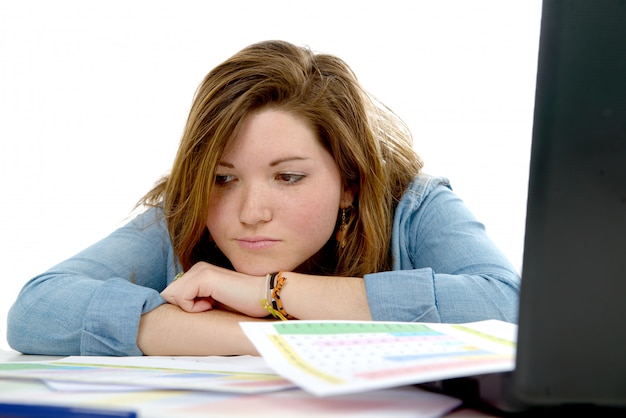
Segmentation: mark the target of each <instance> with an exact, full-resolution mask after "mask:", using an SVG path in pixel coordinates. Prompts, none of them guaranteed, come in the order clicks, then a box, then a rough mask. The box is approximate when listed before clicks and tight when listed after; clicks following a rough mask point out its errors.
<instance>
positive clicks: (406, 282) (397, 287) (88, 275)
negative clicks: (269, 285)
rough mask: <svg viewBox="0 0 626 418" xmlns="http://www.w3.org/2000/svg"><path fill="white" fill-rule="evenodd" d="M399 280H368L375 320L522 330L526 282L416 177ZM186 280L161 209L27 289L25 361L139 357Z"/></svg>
mask: <svg viewBox="0 0 626 418" xmlns="http://www.w3.org/2000/svg"><path fill="white" fill-rule="evenodd" d="M392 253H393V257H394V260H393V271H389V272H381V273H375V274H369V275H366V276H365V278H364V280H365V285H366V291H367V298H368V302H369V305H370V309H371V312H372V317H373V319H374V320H386V321H421V322H467V321H475V320H481V319H487V318H496V319H502V320H505V321H511V322H515V321H516V320H517V305H518V291H519V284H520V279H519V275H518V274H517V272H516V271H515V269H514V268H513V267H512V266H511V265H510V263H509V262H508V260H507V259H506V257H505V256H504V255H503V254H502V253H501V252H500V251H499V250H498V249H497V248H496V246H495V245H494V244H493V242H492V241H491V240H490V239H489V238H488V236H487V234H486V233H485V229H484V227H483V225H482V224H480V223H479V222H477V221H476V219H475V218H474V217H473V215H472V214H471V213H470V211H469V210H468V209H467V207H466V206H465V205H464V203H463V202H462V200H461V199H459V198H458V197H457V196H456V195H455V194H454V193H453V192H452V190H451V189H450V187H449V184H448V182H447V180H445V179H443V178H436V177H431V176H428V175H426V174H421V175H420V176H418V177H417V178H416V179H415V180H414V181H413V183H412V184H411V186H410V188H409V189H408V190H407V192H406V193H405V195H404V196H403V198H402V200H401V201H400V202H399V205H398V207H397V210H396V212H395V217H394V225H393V233H392ZM180 270H181V268H180V265H179V264H178V262H177V260H176V257H175V256H174V252H173V249H172V245H171V242H170V238H169V234H168V232H167V228H166V225H165V221H164V219H163V216H162V212H161V210H160V209H158V208H151V209H149V210H147V211H146V212H144V213H143V214H141V215H139V216H137V217H136V218H135V219H133V220H132V221H130V222H129V223H128V224H127V225H125V226H123V227H122V228H120V229H118V230H116V231H114V232H113V233H112V234H111V235H109V236H108V237H106V238H105V239H103V240H101V241H100V242H98V243H96V244H94V245H92V246H91V247H89V248H87V249H85V250H83V251H82V252H80V253H79V254H77V255H76V256H74V257H72V258H70V259H68V260H66V261H64V262H62V263H60V264H58V265H57V266H55V267H52V268H51V269H50V270H48V271H47V272H45V273H43V274H41V275H39V276H37V277H35V278H33V279H31V280H30V281H29V282H28V283H26V285H25V286H24V288H23V289H22V291H21V293H20V295H19V297H18V299H17V300H16V302H15V303H14V305H13V306H12V307H11V309H10V311H9V316H8V328H7V337H8V342H9V344H10V345H11V347H12V348H14V349H15V350H18V351H21V352H23V353H31V354H49V355H113V356H124V355H141V354H142V353H141V351H140V350H139V348H138V347H137V342H136V340H137V330H138V326H139V319H140V317H141V315H142V314H144V313H147V312H149V311H151V310H152V309H154V308H156V307H157V306H159V305H161V304H163V303H165V300H164V299H163V298H162V297H161V296H160V292H161V291H162V290H163V289H164V288H165V287H166V286H167V284H168V283H170V282H171V281H172V280H173V279H174V277H175V276H176V274H177V273H178V272H179V271H180Z"/></svg>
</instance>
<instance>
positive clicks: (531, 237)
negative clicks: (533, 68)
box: [442, 0, 626, 417]
mask: <svg viewBox="0 0 626 418" xmlns="http://www.w3.org/2000/svg"><path fill="white" fill-rule="evenodd" d="M521 274H522V288H521V295H520V310H519V332H518V346H517V357H516V367H515V370H514V371H513V372H511V373H507V374H494V375H483V376H476V377H473V378H467V379H455V380H451V381H445V382H442V383H443V386H444V387H443V390H444V391H445V392H447V393H452V394H454V395H456V396H460V397H464V398H466V399H467V398H468V396H469V395H472V396H475V397H476V400H478V401H480V402H481V403H482V404H483V405H491V406H495V407H496V408H497V409H498V410H499V411H500V412H502V411H505V412H517V411H526V412H525V413H526V414H527V415H531V416H542V414H544V415H551V413H552V412H554V413H555V415H556V414H558V415H559V416H586V414H585V411H586V412H588V413H589V414H588V416H591V417H596V416H598V417H602V416H626V0H544V3H543V8H542V20H541V34H540V44H539V60H538V71H537V84H536V96H535V113H534V126H533V136H532V151H531V162H530V175H529V187H528V203H527V214H526V235H525V241H524V258H523V266H522V273H521Z"/></svg>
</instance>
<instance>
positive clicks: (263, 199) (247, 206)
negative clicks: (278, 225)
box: [239, 183, 272, 225]
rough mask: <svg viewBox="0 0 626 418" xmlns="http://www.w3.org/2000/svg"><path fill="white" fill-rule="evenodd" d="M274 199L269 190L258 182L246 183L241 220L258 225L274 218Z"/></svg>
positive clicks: (243, 192)
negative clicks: (272, 205)
mask: <svg viewBox="0 0 626 418" xmlns="http://www.w3.org/2000/svg"><path fill="white" fill-rule="evenodd" d="M271 204H272V199H271V196H270V193H269V191H268V190H267V189H266V188H265V187H263V186H262V185H260V184H258V183H253V184H249V185H246V186H245V187H244V188H243V190H242V199H241V208H240V210H239V221H240V222H241V223H243V224H247V225H256V224H259V223H264V222H269V221H271V220H272V207H271Z"/></svg>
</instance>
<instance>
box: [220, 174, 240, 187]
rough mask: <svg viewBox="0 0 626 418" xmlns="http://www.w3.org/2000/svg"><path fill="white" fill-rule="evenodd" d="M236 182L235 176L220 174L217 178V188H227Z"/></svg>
mask: <svg viewBox="0 0 626 418" xmlns="http://www.w3.org/2000/svg"><path fill="white" fill-rule="evenodd" d="M235 180H236V177H235V176H232V175H229V174H218V175H216V176H215V185H216V186H225V185H227V184H228V183H231V182H233V181H235Z"/></svg>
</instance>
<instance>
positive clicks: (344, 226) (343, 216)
mask: <svg viewBox="0 0 626 418" xmlns="http://www.w3.org/2000/svg"><path fill="white" fill-rule="evenodd" d="M347 228H348V225H347V223H346V209H345V208H342V209H341V225H340V226H339V229H338V230H337V234H336V235H335V239H336V240H337V242H338V243H339V247H340V248H344V247H345V246H346V242H345V240H344V238H345V237H346V229H347Z"/></svg>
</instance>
